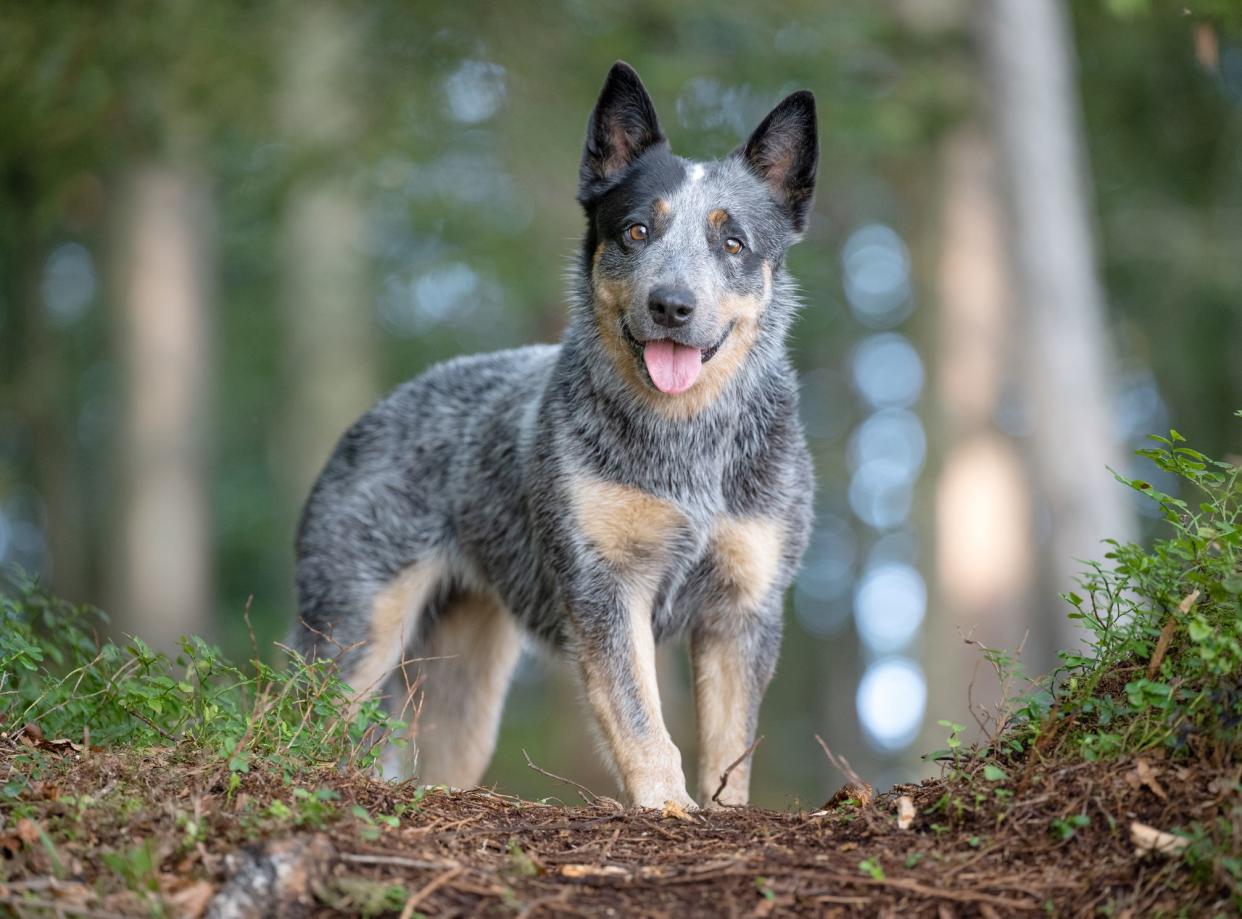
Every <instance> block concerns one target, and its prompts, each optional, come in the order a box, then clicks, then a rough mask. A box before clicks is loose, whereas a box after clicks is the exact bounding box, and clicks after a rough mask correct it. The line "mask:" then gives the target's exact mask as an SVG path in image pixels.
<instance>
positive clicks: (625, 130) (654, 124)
mask: <svg viewBox="0 0 1242 919" xmlns="http://www.w3.org/2000/svg"><path fill="white" fill-rule="evenodd" d="M664 142H665V139H664V133H663V132H662V131H661V130H660V122H659V119H658V118H656V111H655V106H654V105H653V104H652V102H651V97H650V96H649V95H647V90H646V89H645V88H644V87H643V81H642V80H640V79H639V78H638V74H637V73H635V72H634V68H633V67H631V66H630V65H629V64H627V63H625V61H617V62H616V63H615V64H613V65H612V69H611V70H610V71H608V78H607V79H606V80H604V88H603V89H602V90H601V91H600V94H599V101H598V102H596V103H595V111H593V112H591V119H590V121H588V122H587V136H586V145H585V146H584V147H583V150H582V166H581V167H580V169H579V171H578V200H579V201H580V202H582V203H583V204H585V203H586V202H587V201H589V200H590V199H591V198H593V197H595V196H596V195H597V194H599V193H600V192H601V191H603V190H604V189H605V188H607V187H608V185H609V184H610V183H611V182H612V180H613V179H614V178H615V177H616V176H617V175H618V174H619V173H620V172H621V171H622V170H624V169H625V168H626V167H627V166H629V165H630V164H631V163H632V162H634V160H636V159H638V158H639V157H640V156H641V155H642V154H643V152H644V151H646V150H647V149H648V148H650V147H652V146H654V145H656V144H661V143H664Z"/></svg>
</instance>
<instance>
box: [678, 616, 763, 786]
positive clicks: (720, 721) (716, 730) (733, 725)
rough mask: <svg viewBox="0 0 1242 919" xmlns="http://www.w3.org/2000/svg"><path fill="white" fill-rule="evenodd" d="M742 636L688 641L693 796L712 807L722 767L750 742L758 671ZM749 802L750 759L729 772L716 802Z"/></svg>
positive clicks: (707, 635) (755, 714)
mask: <svg viewBox="0 0 1242 919" xmlns="http://www.w3.org/2000/svg"><path fill="white" fill-rule="evenodd" d="M748 643H749V642H748V641H747V640H746V639H745V638H743V637H742V636H736V635H721V634H711V633H704V632H696V633H695V634H694V635H692V636H691V639H690V657H691V662H692V666H693V668H694V703H695V711H696V714H697V716H698V728H699V731H698V735H699V798H700V800H702V802H703V806H704V807H714V806H716V804H717V802H713V801H712V795H713V794H715V792H716V790H717V789H718V788H719V787H720V777H721V776H722V775H723V774H724V772H725V770H726V769H728V768H729V766H730V765H731V764H732V763H733V762H734V761H735V760H736V759H737V758H738V757H739V756H741V755H742V754H743V753H745V752H746V749H747V747H749V746H750V744H751V742H752V741H753V740H754V736H755V725H756V723H757V721H758V714H759V702H760V700H761V699H762V696H763V689H764V686H761V685H759V684H760V682H761V681H762V682H763V683H765V684H766V680H763V675H762V674H761V673H758V672H756V667H755V666H754V662H753V658H754V654H753V653H752V652H750V651H749V650H748V649H747V647H746V645H747V644H748ZM749 800H750V757H747V758H746V759H745V760H743V761H742V762H741V763H739V764H738V765H737V766H736V767H735V768H734V769H733V771H732V772H730V773H729V779H728V782H727V784H726V785H725V788H724V790H723V791H722V792H721V793H720V801H719V802H718V803H719V804H723V805H732V804H745V803H747V801H749Z"/></svg>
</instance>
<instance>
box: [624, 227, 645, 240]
mask: <svg viewBox="0 0 1242 919" xmlns="http://www.w3.org/2000/svg"><path fill="white" fill-rule="evenodd" d="M625 235H626V236H628V237H629V238H630V239H632V240H634V242H636V243H641V242H646V241H647V228H646V227H645V226H643V225H642V224H641V223H636V224H634V225H633V226H631V227H630V228H629V229H628V230H626V231H625Z"/></svg>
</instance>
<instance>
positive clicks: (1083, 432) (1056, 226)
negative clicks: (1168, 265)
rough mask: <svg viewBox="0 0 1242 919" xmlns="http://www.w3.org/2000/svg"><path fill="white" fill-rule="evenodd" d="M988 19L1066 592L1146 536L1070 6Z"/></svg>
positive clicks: (1031, 375) (996, 9)
mask: <svg viewBox="0 0 1242 919" xmlns="http://www.w3.org/2000/svg"><path fill="white" fill-rule="evenodd" d="M979 10H980V27H981V40H982V44H983V52H984V60H985V66H986V69H987V72H988V77H989V79H988V80H987V81H986V82H987V85H988V87H989V92H990V103H991V107H992V113H991V115H992V121H993V125H994V129H995V131H996V132H997V141H998V149H999V151H1000V162H1001V175H1002V179H1003V181H1004V182H1005V185H1006V191H1007V193H1008V195H1007V197H1008V204H1009V221H1008V225H1009V227H1010V229H1011V233H1012V238H1011V249H1012V253H1013V264H1014V272H1015V280H1016V293H1017V300H1018V307H1019V311H1020V317H1021V318H1020V325H1021V335H1022V341H1023V342H1024V348H1025V354H1024V355H1023V359H1022V367H1023V371H1024V382H1023V386H1022V391H1023V393H1024V394H1025V396H1026V398H1027V400H1028V407H1029V411H1030V425H1031V433H1032V459H1033V471H1034V475H1035V480H1036V485H1037V488H1036V491H1037V494H1038V498H1039V500H1041V501H1042V502H1043V503H1044V504H1045V505H1046V507H1047V510H1048V518H1049V524H1050V539H1049V540H1048V542H1047V552H1048V556H1047V565H1046V567H1047V569H1048V573H1049V574H1050V575H1051V577H1052V579H1053V582H1054V584H1053V585H1050V586H1054V587H1055V589H1056V590H1060V591H1063V590H1069V589H1070V588H1071V587H1072V586H1073V579H1074V577H1075V575H1076V574H1077V573H1078V572H1079V570H1080V568H1081V565H1080V562H1079V561H1078V560H1079V559H1085V558H1098V557H1100V556H1101V554H1102V552H1103V547H1102V546H1101V544H1100V540H1101V539H1103V538H1105V537H1115V538H1118V539H1127V538H1129V537H1130V536H1131V535H1132V533H1133V532H1134V522H1133V520H1132V514H1131V512H1130V509H1129V505H1128V504H1127V501H1126V495H1125V493H1124V491H1123V490H1122V489H1121V488H1119V487H1117V486H1116V485H1115V484H1114V483H1113V481H1112V479H1111V477H1110V476H1109V473H1108V471H1107V469H1106V467H1109V466H1111V467H1113V468H1117V467H1118V466H1119V465H1120V461H1121V457H1122V451H1121V447H1120V443H1119V440H1118V436H1117V433H1116V430H1115V424H1114V417H1113V402H1112V398H1111V393H1110V391H1109V385H1108V380H1109V379H1110V372H1111V370H1112V354H1111V353H1110V348H1109V343H1108V339H1107V337H1106V334H1105V316H1104V302H1103V294H1102V291H1101V288H1100V284H1099V281H1098V279H1097V277H1096V271H1095V247H1094V244H1093V238H1092V226H1091V219H1090V216H1089V213H1090V211H1089V208H1090V204H1091V195H1090V188H1089V183H1088V180H1087V176H1086V169H1085V156H1084V151H1083V148H1082V141H1081V128H1080V112H1079V108H1078V99H1077V87H1076V82H1075V81H1076V75H1075V64H1074V59H1073V48H1072V46H1071V41H1072V39H1071V35H1070V31H1069V27H1068V23H1067V21H1066V14H1065V10H1064V8H1063V6H1062V4H1061V3H1060V2H1059V0H995V2H993V3H984V4H980V5H979ZM1041 595H1042V594H1041ZM1049 595H1054V594H1049ZM1047 609H1048V618H1049V619H1051V621H1053V622H1055V623H1057V626H1056V627H1057V628H1059V629H1060V635H1059V636H1058V637H1059V640H1060V643H1061V644H1067V643H1072V642H1075V641H1076V630H1075V629H1074V627H1073V626H1072V624H1071V623H1070V622H1069V621H1068V620H1067V619H1065V617H1064V616H1063V615H1062V614H1061V612H1062V611H1061V609H1060V604H1056V606H1055V607H1054V606H1053V604H1052V603H1049V606H1048V608H1047ZM1054 610H1055V611H1054Z"/></svg>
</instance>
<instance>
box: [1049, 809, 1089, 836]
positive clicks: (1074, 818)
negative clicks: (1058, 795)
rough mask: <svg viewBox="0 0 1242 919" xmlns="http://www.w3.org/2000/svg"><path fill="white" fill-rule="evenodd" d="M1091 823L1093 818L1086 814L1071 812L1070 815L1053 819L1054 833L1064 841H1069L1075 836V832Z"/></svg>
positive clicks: (1052, 828) (1052, 827)
mask: <svg viewBox="0 0 1242 919" xmlns="http://www.w3.org/2000/svg"><path fill="white" fill-rule="evenodd" d="M1090 825H1091V818H1090V817H1088V816H1087V815H1086V814H1070V815H1069V816H1068V817H1058V818H1056V819H1055V820H1053V821H1052V826H1051V830H1052V835H1054V836H1056V838H1057V839H1059V840H1061V841H1062V842H1068V841H1069V840H1071V839H1073V838H1074V834H1075V833H1077V832H1078V831H1079V830H1081V829H1083V828H1084V827H1088V826H1090Z"/></svg>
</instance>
